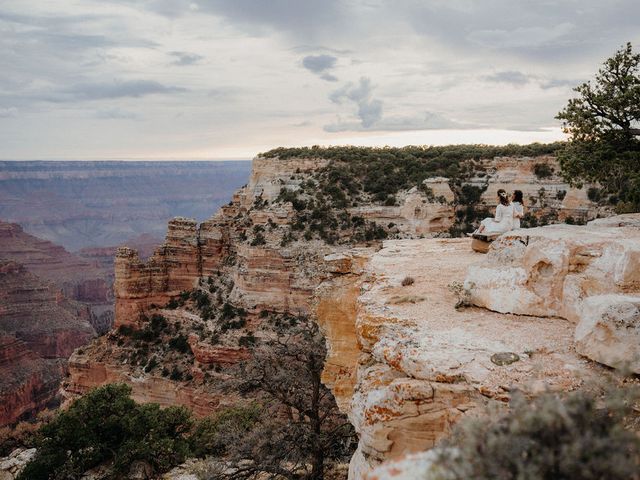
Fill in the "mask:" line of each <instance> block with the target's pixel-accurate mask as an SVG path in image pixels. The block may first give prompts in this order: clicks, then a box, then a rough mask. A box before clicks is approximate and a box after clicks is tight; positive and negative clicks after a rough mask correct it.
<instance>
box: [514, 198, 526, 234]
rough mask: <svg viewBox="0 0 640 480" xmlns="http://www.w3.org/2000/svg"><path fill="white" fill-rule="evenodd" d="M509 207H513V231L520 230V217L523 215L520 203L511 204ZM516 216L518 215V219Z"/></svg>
mask: <svg viewBox="0 0 640 480" xmlns="http://www.w3.org/2000/svg"><path fill="white" fill-rule="evenodd" d="M511 205H512V206H513V215H514V217H513V229H514V230H517V229H518V228H520V217H521V216H522V215H524V207H523V206H522V204H521V203H520V202H511ZM516 215H519V216H520V217H516Z"/></svg>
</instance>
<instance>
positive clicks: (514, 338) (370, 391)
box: [317, 239, 599, 479]
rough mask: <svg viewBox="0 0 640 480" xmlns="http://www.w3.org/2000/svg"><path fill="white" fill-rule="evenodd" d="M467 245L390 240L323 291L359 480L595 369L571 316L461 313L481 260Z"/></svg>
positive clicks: (322, 309)
mask: <svg viewBox="0 0 640 480" xmlns="http://www.w3.org/2000/svg"><path fill="white" fill-rule="evenodd" d="M468 243H469V242H468V240H460V239H426V240H392V241H387V242H385V244H384V248H383V249H382V250H380V251H378V252H377V253H374V254H372V255H371V257H370V259H369V261H368V262H367V263H366V265H365V267H364V268H362V267H357V268H355V269H354V270H353V271H352V272H344V269H343V272H342V273H341V274H340V275H338V276H336V277H335V278H333V279H331V280H329V281H327V282H325V283H324V284H323V285H322V286H321V287H320V288H319V290H318V297H319V298H318V303H317V305H318V307H317V315H318V321H319V323H320V324H321V325H322V327H323V329H324V331H325V333H326V336H327V342H328V345H329V351H330V355H329V357H328V359H327V369H326V370H325V377H326V379H325V381H326V383H327V384H328V385H330V386H331V388H332V389H333V391H334V394H335V395H336V398H337V400H338V404H339V406H340V407H341V408H342V409H343V411H345V412H346V413H347V414H348V416H349V419H350V420H351V422H352V423H353V425H354V426H355V427H356V430H357V431H358V433H359V435H360V443H359V446H358V450H357V452H356V454H355V455H354V457H353V459H352V462H351V467H350V478H352V479H359V478H363V477H364V476H365V475H366V473H367V472H369V470H370V469H371V468H372V467H374V466H376V465H379V464H381V463H382V462H385V461H387V460H390V459H396V458H400V457H402V456H404V455H406V454H407V453H411V452H419V451H422V450H425V449H429V448H431V447H433V446H434V444H435V442H436V441H437V440H438V439H439V438H441V437H443V436H444V435H447V434H448V432H449V431H450V428H451V427H452V425H454V424H455V423H456V422H458V421H459V419H460V418H461V417H462V416H464V415H466V414H467V412H469V411H472V410H473V409H474V408H476V407H477V406H480V405H484V404H485V403H487V402H504V401H507V400H508V399H509V395H510V393H509V392H511V391H512V390H513V389H516V388H517V389H519V390H521V391H524V392H527V393H530V394H535V393H536V392H541V391H543V390H545V389H551V390H570V389H573V388H575V387H577V386H578V385H580V384H581V383H582V382H583V381H584V380H585V379H587V378H589V377H591V376H592V375H597V374H599V370H598V368H597V366H595V365H593V364H591V363H590V362H588V361H586V360H584V359H583V358H582V357H580V356H579V355H578V354H576V352H575V349H574V347H573V331H574V327H573V324H571V323H569V322H567V321H566V320H564V319H560V318H555V317H554V318H541V317H534V316H528V317H523V316H517V315H512V314H499V313H495V312H491V311H488V310H482V309H477V308H465V309H460V310H456V308H455V305H456V303H457V301H458V300H459V299H458V297H457V294H456V293H455V291H458V292H460V289H459V288H458V287H461V285H462V281H463V279H464V278H465V275H466V272H467V269H468V268H469V266H470V265H473V264H474V263H476V262H478V261H479V260H480V259H481V258H483V256H482V255H481V254H478V253H475V252H472V251H471V250H470V249H469V244H468ZM408 277H410V278H411V279H412V280H413V281H412V282H411V281H405V282H404V283H405V285H404V286H403V281H404V280H405V279H406V278H408ZM511 354H515V356H514V355H511ZM502 357H504V358H506V359H508V361H502ZM513 359H517V361H515V362H512V360H513ZM372 478H375V477H372Z"/></svg>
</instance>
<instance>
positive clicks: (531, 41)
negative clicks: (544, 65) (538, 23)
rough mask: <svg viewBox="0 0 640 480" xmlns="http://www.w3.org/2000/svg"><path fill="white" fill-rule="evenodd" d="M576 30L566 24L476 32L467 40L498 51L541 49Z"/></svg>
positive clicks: (569, 24) (573, 26) (571, 24)
mask: <svg viewBox="0 0 640 480" xmlns="http://www.w3.org/2000/svg"><path fill="white" fill-rule="evenodd" d="M575 28H576V26H575V25H574V24H573V23H570V22H564V23H561V24H559V25H555V26H552V27H518V28H515V29H511V30H504V29H495V30H475V31H473V32H471V33H470V34H469V35H468V37H467V38H468V39H469V40H471V41H472V42H473V43H477V44H478V45H480V46H483V47H489V48H497V49H503V48H522V47H540V46H545V45H549V44H550V43H557V42H559V41H560V40H561V39H562V37H566V36H568V34H570V33H571V32H573V31H574V30H575Z"/></svg>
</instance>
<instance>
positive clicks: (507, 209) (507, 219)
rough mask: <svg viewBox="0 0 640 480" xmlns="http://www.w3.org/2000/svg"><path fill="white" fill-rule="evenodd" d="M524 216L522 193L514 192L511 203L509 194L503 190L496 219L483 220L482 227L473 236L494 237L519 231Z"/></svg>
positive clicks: (499, 195)
mask: <svg viewBox="0 0 640 480" xmlns="http://www.w3.org/2000/svg"><path fill="white" fill-rule="evenodd" d="M523 216H524V202H523V200H522V191H520V190H514V192H513V195H512V197H511V201H509V197H508V196H507V192H506V191H505V190H503V189H502V188H501V189H500V190H498V206H497V207H496V215H495V217H493V218H485V219H484V220H482V222H480V227H478V229H477V230H476V231H475V232H473V233H472V234H471V235H475V234H482V235H494V234H500V233H504V232H508V231H509V230H515V229H518V228H520V219H521V218H522V217H523Z"/></svg>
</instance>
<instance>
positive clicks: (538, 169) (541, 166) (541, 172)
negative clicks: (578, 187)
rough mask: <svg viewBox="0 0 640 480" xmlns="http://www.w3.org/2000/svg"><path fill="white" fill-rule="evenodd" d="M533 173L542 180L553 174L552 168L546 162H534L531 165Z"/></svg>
mask: <svg viewBox="0 0 640 480" xmlns="http://www.w3.org/2000/svg"><path fill="white" fill-rule="evenodd" d="M533 173H534V174H535V176H536V177H538V179H540V180H542V179H544V178H549V177H551V176H552V175H553V168H552V167H550V166H549V165H548V164H546V163H536V164H535V165H534V166H533Z"/></svg>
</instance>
